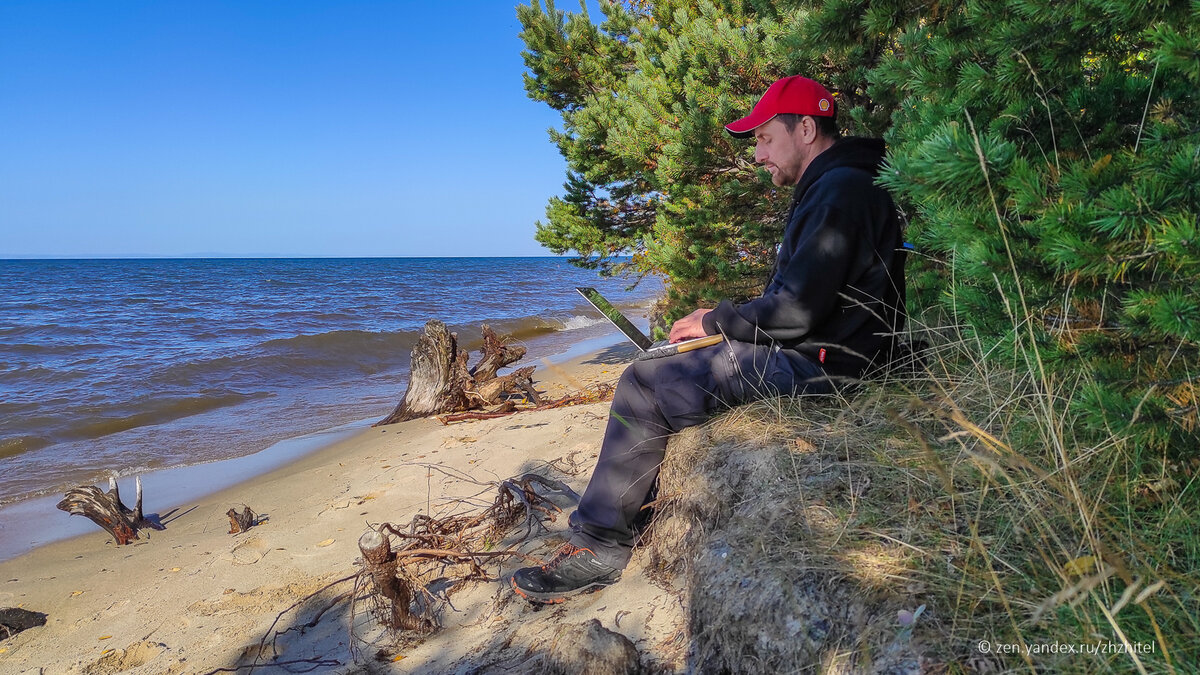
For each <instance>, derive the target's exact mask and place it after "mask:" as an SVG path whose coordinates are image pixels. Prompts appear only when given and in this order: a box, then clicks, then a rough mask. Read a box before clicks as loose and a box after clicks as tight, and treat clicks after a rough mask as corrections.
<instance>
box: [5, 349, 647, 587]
mask: <svg viewBox="0 0 1200 675" xmlns="http://www.w3.org/2000/svg"><path fill="white" fill-rule="evenodd" d="M623 342H624V336H622V335H621V334H620V333H619V332H616V331H615V330H614V331H613V332H611V333H606V334H604V335H600V336H596V337H591V338H587V339H584V340H581V341H580V342H578V343H575V344H574V345H572V346H571V347H569V348H568V349H566V350H564V351H562V352H558V353H554V354H550V355H547V356H543V357H540V358H536V359H530V360H527V361H524V362H522V363H521V364H514V367H516V366H518V365H531V364H532V365H537V366H538V374H539V375H540V378H539V379H537V380H535V382H534V384H535V386H538V387H543V388H544V387H551V388H558V389H560V390H562V391H568V390H571V389H572V388H571V387H570V386H567V384H568V383H567V382H566V381H565V379H569V378H570V375H569V372H568V371H569V369H570V368H569V364H571V363H572V362H574V361H582V360H584V359H586V358H589V357H591V356H594V355H596V354H599V353H601V352H603V351H604V350H606V349H613V348H615V349H617V351H618V353H620V352H621V345H622V343H623ZM625 344H628V343H625ZM630 346H632V345H630ZM402 395H403V391H402V390H401V391H398V392H397V394H396V396H397V402H399V397H400V396H402ZM560 395H561V394H560ZM384 414H386V413H384ZM381 417H382V416H377V417H371V418H366V419H361V420H355V421H352V422H348V423H346V424H342V425H338V426H336V427H332V428H329V429H323V430H320V431H316V432H312V433H307V434H302V435H299V436H293V437H290V438H286V439H284V440H281V441H278V442H275V443H272V444H271V445H269V446H268V447H266V448H263V449H262V450H259V451H256V452H253V453H251V454H248V455H243V456H241V457H232V458H229V459H222V460H216V461H212V462H204V463H201V464H191V465H185V466H179V467H171V468H166V469H156V470H154V471H148V472H145V473H138V474H130V475H127V476H121V477H119V478H118V479H117V482H118V486H119V487H120V489H121V498H122V501H123V502H125V505H126V506H129V507H132V506H133V502H134V499H135V497H134V495H135V494H136V493H135V491H134V478H135V475H136V476H141V478H142V486H143V505H144V508H145V511H146V513H147V514H150V515H157V516H159V517H161V518H163V519H164V522H165V521H166V520H167V519H169V518H172V517H173V516H174V515H176V512H177V511H179V509H181V508H183V507H184V506H185V505H186V504H187V503H189V502H195V501H200V500H205V499H210V498H213V497H216V496H218V495H220V494H221V493H223V492H226V491H228V490H231V489H233V488H236V487H238V486H241V485H242V484H244V483H248V482H252V481H255V480H258V479H265V478H266V477H268V476H270V475H271V474H273V473H275V472H277V471H285V470H287V469H288V468H289V467H290V466H291V465H293V464H297V463H299V462H301V461H302V460H304V459H305V458H307V457H309V456H310V455H319V454H321V453H323V452H325V451H327V450H329V449H331V448H335V447H337V446H339V445H341V444H343V443H347V442H351V441H353V440H354V439H355V438H356V437H358V436H361V435H363V434H366V433H369V432H370V430H371V429H372V427H371V424H373V423H374V422H376V421H378V419H380V418H381ZM96 485H97V486H98V487H100V488H102V489H104V490H105V491H107V490H108V485H107V484H100V483H97V484H96ZM61 499H62V494H53V495H43V496H39V497H34V498H32V499H26V500H23V501H19V502H14V503H12V504H7V505H5V506H3V507H0V563H6V562H9V561H11V560H14V559H17V558H20V557H21V556H24V555H27V554H29V553H31V552H33V551H36V550H37V549H39V548H41V547H44V546H48V545H51V544H54V543H57V542H61V541H68V540H72V539H76V538H79V537H86V536H88V535H91V534H95V533H97V532H99V533H100V534H104V535H105V536H107V534H106V533H104V532H103V531H102V530H100V528H99V527H98V526H97V525H96V524H95V523H93V522H92V521H90V520H88V519H87V518H84V517H82V516H72V515H70V514H68V513H66V512H65V511H60V510H59V509H57V508H56V506H55V505H56V504H57V503H58V501H59V500H61ZM143 533H145V531H143ZM151 535H152V536H162V535H157V534H153V533H151Z"/></svg>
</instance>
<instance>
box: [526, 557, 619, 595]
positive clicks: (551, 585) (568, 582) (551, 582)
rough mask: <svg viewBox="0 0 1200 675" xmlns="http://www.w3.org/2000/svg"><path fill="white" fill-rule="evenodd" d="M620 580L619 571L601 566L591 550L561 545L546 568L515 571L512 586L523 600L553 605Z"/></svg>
mask: <svg viewBox="0 0 1200 675" xmlns="http://www.w3.org/2000/svg"><path fill="white" fill-rule="evenodd" d="M620 578H621V570H619V569H617V568H616V567H610V566H609V565H606V564H604V563H602V562H600V560H599V559H597V558H596V554H594V553H592V550H591V549H589V548H580V547H578V546H574V545H572V544H563V545H562V547H560V548H559V549H558V552H557V553H555V555H554V558H553V559H551V560H550V562H548V563H546V564H545V565H542V566H541V567H522V568H521V569H519V570H517V571H516V573H515V574H513V577H512V586H513V590H514V591H516V592H517V595H519V596H521V597H523V598H525V599H526V600H531V601H533V602H540V603H545V604H554V603H559V602H562V601H563V600H565V599H566V598H568V597H570V596H572V595H578V594H580V593H586V592H588V591H592V590H597V589H601V588H604V587H605V586H608V585H611V584H614V583H616V582H617V580H618V579H620Z"/></svg>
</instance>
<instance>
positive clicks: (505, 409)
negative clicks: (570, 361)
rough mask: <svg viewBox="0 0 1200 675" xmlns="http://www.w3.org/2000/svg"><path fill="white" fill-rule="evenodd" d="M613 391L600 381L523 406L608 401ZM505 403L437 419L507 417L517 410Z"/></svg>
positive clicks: (537, 407)
mask: <svg viewBox="0 0 1200 675" xmlns="http://www.w3.org/2000/svg"><path fill="white" fill-rule="evenodd" d="M613 391H614V389H613V386H612V385H610V384H605V383H600V384H598V385H596V386H595V387H593V388H592V389H591V390H590V391H581V392H579V393H578V394H568V395H566V396H563V397H562V398H559V399H555V400H553V401H546V402H543V401H542V400H541V399H540V398H539V399H536V400H535V401H534V403H535V404H536V405H535V406H534V407H532V408H525V411H526V412H535V411H538V410H553V409H554V408H562V407H565V406H569V405H584V404H587V403H599V402H600V401H610V400H612V397H613ZM507 403H508V404H509V405H500V406H496V407H495V408H493V409H491V410H486V411H483V412H474V411H471V412H461V413H451V414H449V415H438V416H437V421H439V422H441V423H442V424H444V425H447V424H450V423H452V422H465V421H467V420H490V419H496V418H497V417H507V416H509V415H511V414H513V413H515V412H517V406H516V405H512V402H511V401H508V402H507Z"/></svg>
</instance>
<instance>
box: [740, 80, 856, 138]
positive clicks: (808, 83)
mask: <svg viewBox="0 0 1200 675" xmlns="http://www.w3.org/2000/svg"><path fill="white" fill-rule="evenodd" d="M835 112H836V106H835V105H834V102H833V96H831V95H830V93H829V91H828V90H827V89H825V87H822V86H821V85H820V84H818V83H817V81H816V80H810V79H808V78H807V77H801V76H799V75H793V76H791V77H785V78H783V79H782V80H776V81H775V83H774V84H772V85H771V86H770V87H768V88H767V93H765V94H763V95H762V98H760V99H758V103H756V104H754V110H752V111H751V112H750V114H749V115H746V116H745V117H743V118H742V119H740V120H737V121H736V122H730V123H729V124H726V125H725V130H726V131H728V132H729V134H730V135H731V136H733V137H734V138H747V137H749V136H752V135H754V130H755V129H757V128H759V127H761V126H762V125H764V124H766V123H767V122H770V121H771V118H773V117H775V116H776V115H779V114H781V113H794V114H796V115H817V116H820V117H833V115H834V113H835Z"/></svg>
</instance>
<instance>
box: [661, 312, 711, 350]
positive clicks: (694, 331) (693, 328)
mask: <svg viewBox="0 0 1200 675" xmlns="http://www.w3.org/2000/svg"><path fill="white" fill-rule="evenodd" d="M711 311H712V310H711V309H698V310H696V311H694V312H692V313H691V314H688V315H687V316H685V317H683V318H682V319H680V320H678V321H676V322H675V323H673V324H671V342H672V343H675V342H683V341H684V340H691V339H692V338H700V337H704V336H705V335H708V333H705V332H704V325H703V324H702V323H700V321H701V319H703V318H704V315H705V314H708V313H709V312H711Z"/></svg>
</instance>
